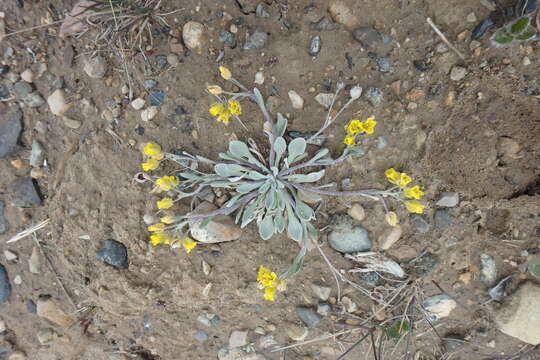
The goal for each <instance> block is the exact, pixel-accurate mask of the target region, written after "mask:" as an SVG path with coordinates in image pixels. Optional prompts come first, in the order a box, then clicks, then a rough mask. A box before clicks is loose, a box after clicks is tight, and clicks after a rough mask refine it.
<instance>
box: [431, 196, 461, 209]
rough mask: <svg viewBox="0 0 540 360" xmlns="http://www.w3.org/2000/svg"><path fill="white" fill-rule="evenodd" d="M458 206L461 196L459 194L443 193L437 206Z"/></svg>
mask: <svg viewBox="0 0 540 360" xmlns="http://www.w3.org/2000/svg"><path fill="white" fill-rule="evenodd" d="M458 204H459V194H458V193H457V192H443V193H442V194H441V198H440V199H439V201H437V204H436V205H437V206H440V207H454V206H457V205H458Z"/></svg>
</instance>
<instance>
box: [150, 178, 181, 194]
mask: <svg viewBox="0 0 540 360" xmlns="http://www.w3.org/2000/svg"><path fill="white" fill-rule="evenodd" d="M156 185H158V186H159V188H160V189H161V190H162V191H169V190H171V189H174V188H175V187H177V186H178V185H180V180H178V178H177V177H176V176H162V177H160V178H159V179H157V180H156Z"/></svg>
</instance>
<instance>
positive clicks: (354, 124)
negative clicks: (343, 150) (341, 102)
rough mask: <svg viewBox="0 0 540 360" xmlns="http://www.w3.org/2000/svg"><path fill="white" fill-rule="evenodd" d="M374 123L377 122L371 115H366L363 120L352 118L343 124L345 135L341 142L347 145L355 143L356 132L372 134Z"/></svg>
mask: <svg viewBox="0 0 540 360" xmlns="http://www.w3.org/2000/svg"><path fill="white" fill-rule="evenodd" d="M375 125H377V122H376V121H375V118H374V117H373V116H371V117H368V118H367V119H366V120H364V121H360V120H357V119H353V120H351V121H349V122H348V123H347V125H345V131H346V132H347V136H345V138H344V139H343V143H344V144H345V145H347V146H352V145H355V144H356V135H357V134H363V133H366V134H370V135H371V134H373V133H374V132H375Z"/></svg>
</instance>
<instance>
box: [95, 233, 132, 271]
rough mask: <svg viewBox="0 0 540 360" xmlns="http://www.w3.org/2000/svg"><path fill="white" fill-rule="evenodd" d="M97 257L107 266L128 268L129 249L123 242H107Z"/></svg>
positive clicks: (102, 245)
mask: <svg viewBox="0 0 540 360" xmlns="http://www.w3.org/2000/svg"><path fill="white" fill-rule="evenodd" d="M96 257H97V258H98V259H100V260H103V262H105V263H106V264H109V265H112V266H115V267H117V268H126V267H128V254H127V249H126V247H125V246H124V244H122V243H121V242H118V241H116V240H112V239H109V240H105V241H104V242H103V243H102V244H101V248H100V249H99V251H98V252H97V253H96Z"/></svg>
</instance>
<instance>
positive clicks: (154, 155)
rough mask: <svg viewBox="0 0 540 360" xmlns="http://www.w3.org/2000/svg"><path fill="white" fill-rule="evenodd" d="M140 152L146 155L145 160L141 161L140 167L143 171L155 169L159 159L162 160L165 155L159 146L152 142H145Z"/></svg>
mask: <svg viewBox="0 0 540 360" xmlns="http://www.w3.org/2000/svg"><path fill="white" fill-rule="evenodd" d="M142 152H143V154H144V155H146V156H147V157H148V159H147V160H146V161H145V162H143V163H141V167H142V169H143V170H144V171H150V170H154V169H157V167H158V166H159V161H160V160H163V158H164V157H165V154H164V153H163V152H162V151H161V146H159V144H156V143H154V142H149V143H147V144H146V145H145V146H144V147H143V149H142Z"/></svg>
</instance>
